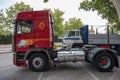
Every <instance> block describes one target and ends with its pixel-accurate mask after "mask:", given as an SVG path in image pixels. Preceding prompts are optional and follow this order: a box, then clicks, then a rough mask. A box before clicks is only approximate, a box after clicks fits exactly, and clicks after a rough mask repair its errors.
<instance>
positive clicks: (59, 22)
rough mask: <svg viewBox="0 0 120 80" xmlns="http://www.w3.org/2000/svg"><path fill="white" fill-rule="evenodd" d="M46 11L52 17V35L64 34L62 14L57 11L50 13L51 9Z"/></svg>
mask: <svg viewBox="0 0 120 80" xmlns="http://www.w3.org/2000/svg"><path fill="white" fill-rule="evenodd" d="M47 10H49V12H50V14H51V16H52V19H53V28H54V35H55V36H62V35H63V32H64V27H63V21H64V18H63V14H64V12H63V11H61V10H59V9H54V11H52V10H51V9H47Z"/></svg>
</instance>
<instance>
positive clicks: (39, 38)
mask: <svg viewBox="0 0 120 80" xmlns="http://www.w3.org/2000/svg"><path fill="white" fill-rule="evenodd" d="M16 20H17V21H18V20H32V21H33V28H32V29H33V30H32V32H31V33H26V34H16V33H15V50H16V52H26V51H27V50H28V49H29V48H30V46H32V47H35V48H50V47H52V45H51V41H50V31H51V30H50V29H51V28H50V26H49V23H50V21H49V20H50V19H49V13H48V11H29V12H21V13H18V15H17V18H16ZM41 22H42V23H44V29H43V30H41V29H40V27H39V25H40V23H41ZM22 39H23V40H26V39H29V40H33V43H32V44H31V45H27V46H25V47H23V48H18V46H17V44H18V42H19V41H20V40H22Z"/></svg>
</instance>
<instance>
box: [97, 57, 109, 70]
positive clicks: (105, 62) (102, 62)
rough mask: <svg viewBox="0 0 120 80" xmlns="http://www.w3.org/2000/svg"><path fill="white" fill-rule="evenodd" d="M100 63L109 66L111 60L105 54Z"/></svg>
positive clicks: (103, 66) (104, 66)
mask: <svg viewBox="0 0 120 80" xmlns="http://www.w3.org/2000/svg"><path fill="white" fill-rule="evenodd" d="M99 65H100V67H102V68H108V67H109V66H110V65H111V61H110V59H109V58H108V57H106V56H103V57H101V58H100V59H99Z"/></svg>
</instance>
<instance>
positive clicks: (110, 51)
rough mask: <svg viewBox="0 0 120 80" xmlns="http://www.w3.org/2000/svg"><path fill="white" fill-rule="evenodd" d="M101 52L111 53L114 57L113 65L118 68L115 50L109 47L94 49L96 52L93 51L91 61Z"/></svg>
mask: <svg viewBox="0 0 120 80" xmlns="http://www.w3.org/2000/svg"><path fill="white" fill-rule="evenodd" d="M101 53H102V54H104V53H108V54H110V55H112V56H113V57H114V59H115V66H116V67H118V68H119V62H118V57H117V55H116V54H117V52H116V51H114V50H110V49H104V48H102V49H100V50H98V51H96V52H95V53H94V55H93V57H92V62H94V61H95V58H96V56H97V55H98V54H101Z"/></svg>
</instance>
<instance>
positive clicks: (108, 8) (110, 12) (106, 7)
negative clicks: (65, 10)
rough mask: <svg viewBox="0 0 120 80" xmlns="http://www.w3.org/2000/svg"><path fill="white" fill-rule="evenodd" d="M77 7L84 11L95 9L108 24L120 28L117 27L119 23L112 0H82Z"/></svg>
mask: <svg viewBox="0 0 120 80" xmlns="http://www.w3.org/2000/svg"><path fill="white" fill-rule="evenodd" d="M79 9H84V10H86V11H90V10H92V11H95V10H96V11H97V12H98V14H99V15H101V17H102V18H103V19H106V20H108V22H109V24H110V25H111V26H112V27H114V28H116V30H117V29H119V30H120V28H119V27H118V26H119V25H120V22H119V19H118V15H117V12H116V9H115V7H114V5H113V3H112V2H110V1H109V0H84V1H83V2H82V3H80V7H79Z"/></svg>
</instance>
